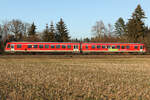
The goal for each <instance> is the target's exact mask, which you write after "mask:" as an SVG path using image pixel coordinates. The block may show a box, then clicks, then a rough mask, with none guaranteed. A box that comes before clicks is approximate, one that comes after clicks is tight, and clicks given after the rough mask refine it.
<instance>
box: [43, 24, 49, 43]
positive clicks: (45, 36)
mask: <svg viewBox="0 0 150 100" xmlns="http://www.w3.org/2000/svg"><path fill="white" fill-rule="evenodd" d="M43 41H44V42H49V41H50V40H49V29H48V24H46V29H45V30H44V31H43Z"/></svg>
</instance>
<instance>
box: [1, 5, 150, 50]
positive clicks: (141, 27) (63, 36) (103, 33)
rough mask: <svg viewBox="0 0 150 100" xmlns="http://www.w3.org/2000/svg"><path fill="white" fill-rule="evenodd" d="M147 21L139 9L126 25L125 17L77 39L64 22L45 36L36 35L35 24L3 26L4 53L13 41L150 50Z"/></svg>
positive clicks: (97, 25)
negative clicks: (141, 46) (133, 45)
mask: <svg viewBox="0 0 150 100" xmlns="http://www.w3.org/2000/svg"><path fill="white" fill-rule="evenodd" d="M146 19H147V17H146V15H145V12H144V11H143V9H142V7H141V5H138V6H137V7H136V9H135V10H134V12H133V13H132V16H131V18H129V19H128V21H127V22H125V21H124V19H123V18H122V17H120V18H118V20H117V21H116V22H115V24H114V25H111V24H108V25H105V24H104V22H103V21H102V20H100V21H97V22H96V23H95V25H94V26H92V29H91V33H92V37H91V38H89V37H86V38H84V39H75V38H71V36H69V31H68V29H67V25H66V24H65V23H64V21H63V19H62V18H61V19H60V21H59V22H57V23H56V24H55V25H54V24H53V22H51V23H50V25H48V24H46V25H45V29H44V30H43V31H42V32H37V27H36V25H35V23H34V22H33V23H32V24H29V23H26V22H22V21H21V20H18V19H13V20H12V21H8V22H5V23H3V24H1V25H0V41H1V46H0V48H1V50H3V48H4V46H5V44H6V43H7V42H10V41H31V42H34V41H36V42H121V43H122V42H126V43H144V44H146V46H147V48H150V40H149V38H150V28H149V27H148V26H146V25H145V20H146Z"/></svg>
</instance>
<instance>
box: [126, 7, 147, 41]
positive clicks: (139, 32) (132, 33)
mask: <svg viewBox="0 0 150 100" xmlns="http://www.w3.org/2000/svg"><path fill="white" fill-rule="evenodd" d="M145 18H146V17H145V13H144V11H143V9H142V8H141V6H140V5H138V6H137V8H136V9H135V11H134V12H133V14H132V17H131V19H129V21H128V23H127V36H128V39H129V41H130V42H142V41H143V39H144V36H145V29H146V27H145V24H144V19H145Z"/></svg>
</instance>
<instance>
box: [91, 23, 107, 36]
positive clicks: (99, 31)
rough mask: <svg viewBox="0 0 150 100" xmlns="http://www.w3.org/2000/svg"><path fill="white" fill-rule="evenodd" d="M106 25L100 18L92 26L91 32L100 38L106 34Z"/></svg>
mask: <svg viewBox="0 0 150 100" xmlns="http://www.w3.org/2000/svg"><path fill="white" fill-rule="evenodd" d="M106 31H107V30H106V27H105V25H104V23H103V21H102V20H100V21H97V22H96V24H95V25H94V26H93V27H92V33H93V34H94V36H95V37H99V38H102V37H103V36H105V35H106Z"/></svg>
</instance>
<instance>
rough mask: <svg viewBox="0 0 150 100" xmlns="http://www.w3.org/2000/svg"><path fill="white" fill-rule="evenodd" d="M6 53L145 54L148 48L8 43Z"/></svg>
mask: <svg viewBox="0 0 150 100" xmlns="http://www.w3.org/2000/svg"><path fill="white" fill-rule="evenodd" d="M5 52H9V53H12V52H13V53H14V52H70V53H81V52H82V53H91V52H93V53H95V52H131V53H133V52H136V53H144V52H146V48H145V46H144V44H140V43H71V42H8V43H7V44H6V47H5Z"/></svg>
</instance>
